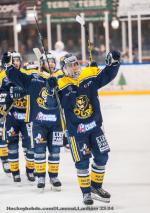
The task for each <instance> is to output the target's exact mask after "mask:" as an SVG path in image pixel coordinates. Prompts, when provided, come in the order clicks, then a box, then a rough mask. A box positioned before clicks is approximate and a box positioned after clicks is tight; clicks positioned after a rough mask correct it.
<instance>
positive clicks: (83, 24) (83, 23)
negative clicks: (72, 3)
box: [76, 15, 93, 62]
mask: <svg viewBox="0 0 150 213" xmlns="http://www.w3.org/2000/svg"><path fill="white" fill-rule="evenodd" d="M76 21H77V22H78V23H79V24H80V25H81V26H83V27H84V28H85V32H86V35H87V37H88V51H89V59H90V62H92V61H93V56H92V48H91V42H90V40H89V31H88V28H87V27H86V25H85V19H84V18H83V17H81V16H79V15H77V16H76Z"/></svg>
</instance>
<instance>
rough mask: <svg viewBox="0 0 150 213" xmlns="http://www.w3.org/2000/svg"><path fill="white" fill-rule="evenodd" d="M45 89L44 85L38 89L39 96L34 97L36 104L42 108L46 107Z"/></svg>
mask: <svg viewBox="0 0 150 213" xmlns="http://www.w3.org/2000/svg"><path fill="white" fill-rule="evenodd" d="M47 95H48V94H47V90H46V87H43V88H42V90H41V91H40V94H39V97H38V98H37V99H36V102H37V103H38V105H39V106H40V107H42V108H44V109H47V107H46V105H45V104H46V100H47Z"/></svg>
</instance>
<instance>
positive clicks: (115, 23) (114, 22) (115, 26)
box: [111, 19, 119, 30]
mask: <svg viewBox="0 0 150 213" xmlns="http://www.w3.org/2000/svg"><path fill="white" fill-rule="evenodd" d="M111 26H112V28H113V29H114V30H116V29H118V28H119V21H118V20H117V19H113V20H112V22H111Z"/></svg>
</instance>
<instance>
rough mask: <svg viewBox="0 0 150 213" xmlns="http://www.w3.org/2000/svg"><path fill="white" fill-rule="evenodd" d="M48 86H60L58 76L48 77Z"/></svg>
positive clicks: (52, 87)
mask: <svg viewBox="0 0 150 213" xmlns="http://www.w3.org/2000/svg"><path fill="white" fill-rule="evenodd" d="M47 86H48V87H49V88H51V89H54V88H56V87H57V86H58V83H57V78H56V77H50V78H48V79H47Z"/></svg>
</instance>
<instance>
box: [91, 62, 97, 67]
mask: <svg viewBox="0 0 150 213" xmlns="http://www.w3.org/2000/svg"><path fill="white" fill-rule="evenodd" d="M90 67H98V65H97V63H96V61H91V63H90Z"/></svg>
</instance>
